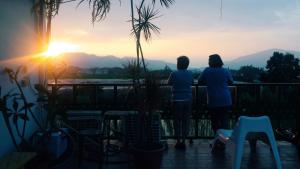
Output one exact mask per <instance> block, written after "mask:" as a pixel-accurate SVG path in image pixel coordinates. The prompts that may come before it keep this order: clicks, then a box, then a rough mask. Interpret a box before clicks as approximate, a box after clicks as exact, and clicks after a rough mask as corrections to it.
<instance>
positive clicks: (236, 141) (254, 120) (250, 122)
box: [216, 116, 282, 169]
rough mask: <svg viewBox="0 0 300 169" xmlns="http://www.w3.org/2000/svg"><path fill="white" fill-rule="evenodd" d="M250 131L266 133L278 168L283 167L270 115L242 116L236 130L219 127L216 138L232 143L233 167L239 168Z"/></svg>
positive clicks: (234, 168)
mask: <svg viewBox="0 0 300 169" xmlns="http://www.w3.org/2000/svg"><path fill="white" fill-rule="evenodd" d="M249 133H265V134H266V136H267V138H268V140H269V144H270V145H271V148H272V152H273V156H274V159H275V162H276V166H277V169H282V166H281V161H280V157H279V153H278V149H277V144H276V140H275V137H274V133H273V129H272V125H271V122H270V119H269V117H268V116H260V117H247V116H241V117H240V118H239V120H238V122H237V124H236V126H235V128H234V130H225V129H219V130H218V131H217V133H216V139H218V140H220V141H222V142H223V143H225V144H228V143H229V145H231V146H230V148H232V150H231V152H232V168H233V169H239V168H240V167H241V161H242V156H243V148H244V142H245V140H246V139H249V138H246V137H247V134H249Z"/></svg>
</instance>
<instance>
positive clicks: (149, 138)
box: [131, 73, 164, 169]
mask: <svg viewBox="0 0 300 169" xmlns="http://www.w3.org/2000/svg"><path fill="white" fill-rule="evenodd" d="M159 85H160V81H159V80H158V79H157V78H156V76H155V75H154V74H152V73H147V74H146V77H145V81H144V85H143V84H142V85H140V86H139V87H138V89H137V90H136V91H138V92H137V93H136V97H135V98H136V99H137V101H136V103H137V105H136V106H137V109H138V112H139V114H138V116H139V118H138V119H139V120H138V142H137V144H136V145H133V146H132V149H131V150H132V153H133V156H134V158H135V165H136V167H137V168H138V169H158V168H160V165H161V161H162V157H163V150H164V146H163V144H161V143H160V141H159V139H157V137H159V134H160V133H159V132H158V133H157V131H155V129H154V128H156V129H157V130H159V129H160V127H159V126H160V117H159V114H158V113H157V110H158V108H159V106H160V104H161V92H160V89H159V87H160V86H159Z"/></svg>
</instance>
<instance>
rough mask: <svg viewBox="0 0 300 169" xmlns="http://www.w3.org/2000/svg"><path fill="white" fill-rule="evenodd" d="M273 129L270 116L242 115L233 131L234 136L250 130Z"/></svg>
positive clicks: (264, 130) (263, 130)
mask: <svg viewBox="0 0 300 169" xmlns="http://www.w3.org/2000/svg"><path fill="white" fill-rule="evenodd" d="M270 129H272V125H271V122H270V119H269V117H268V116H259V117H248V116H240V117H239V120H238V122H237V123H236V126H235V128H234V130H233V133H232V138H233V139H234V138H236V136H238V135H240V134H245V133H248V132H266V130H270Z"/></svg>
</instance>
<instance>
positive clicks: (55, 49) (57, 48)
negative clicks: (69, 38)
mask: <svg viewBox="0 0 300 169" xmlns="http://www.w3.org/2000/svg"><path fill="white" fill-rule="evenodd" d="M76 49H77V45H74V44H71V43H67V42H51V43H50V44H49V46H48V49H47V51H46V52H43V53H42V56H44V57H57V56H59V55H61V54H63V53H66V52H75V51H76Z"/></svg>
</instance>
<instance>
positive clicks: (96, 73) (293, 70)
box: [62, 52, 300, 83]
mask: <svg viewBox="0 0 300 169" xmlns="http://www.w3.org/2000/svg"><path fill="white" fill-rule="evenodd" d="M266 65H267V66H266V67H265V68H258V67H254V66H252V65H245V66H242V67H240V69H238V70H230V71H231V73H232V75H233V78H234V80H235V81H240V82H250V83H253V82H254V83H255V82H276V83H280V82H300V80H299V77H300V66H299V59H298V58H295V57H294V55H293V54H289V53H285V54H284V53H280V52H274V53H273V56H271V57H270V59H269V60H268V61H267V64H266ZM148 71H149V72H152V73H155V74H156V75H157V77H159V78H161V79H167V78H168V77H169V75H170V73H171V72H172V70H171V68H170V67H168V66H167V65H166V66H165V67H164V68H163V69H161V70H148ZM140 74H141V77H143V71H141V73H140ZM200 74H201V71H200V70H194V71H193V75H194V78H195V79H196V78H198V77H199V75H200ZM62 78H71V79H72V78H76V79H130V78H131V72H130V71H128V70H127V68H126V67H124V68H120V67H114V68H97V67H93V68H86V69H83V68H79V67H74V66H69V67H67V69H66V71H65V73H64V74H63V76H62Z"/></svg>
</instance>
